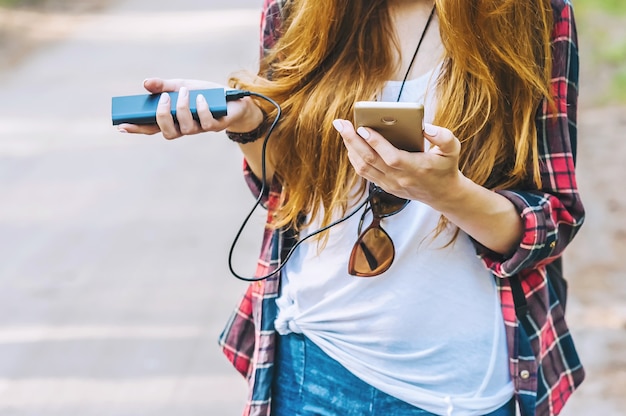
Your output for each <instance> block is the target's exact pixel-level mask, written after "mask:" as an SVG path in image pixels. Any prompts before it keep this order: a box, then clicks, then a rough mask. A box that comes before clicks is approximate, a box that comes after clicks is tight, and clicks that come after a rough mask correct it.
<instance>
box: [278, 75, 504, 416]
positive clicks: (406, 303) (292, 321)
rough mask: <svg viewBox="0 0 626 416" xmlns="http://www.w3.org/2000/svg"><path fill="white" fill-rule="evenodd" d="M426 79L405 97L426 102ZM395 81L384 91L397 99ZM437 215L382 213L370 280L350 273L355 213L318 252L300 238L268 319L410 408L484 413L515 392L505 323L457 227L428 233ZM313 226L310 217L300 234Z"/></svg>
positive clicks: (423, 210) (417, 207)
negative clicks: (383, 243) (384, 265)
mask: <svg viewBox="0 0 626 416" xmlns="http://www.w3.org/2000/svg"><path fill="white" fill-rule="evenodd" d="M427 75H429V74H427ZM429 79H430V76H428V77H426V76H423V77H421V79H417V80H414V81H409V82H407V83H406V84H405V91H404V92H403V94H402V96H403V99H413V100H417V101H418V102H419V101H420V100H424V92H425V91H426V86H427V83H428V80H429ZM394 84H395V83H393V82H392V83H390V84H389V86H388V88H386V89H385V91H384V93H383V94H382V97H381V98H383V99H385V98H386V97H393V98H392V99H391V100H393V101H395V98H396V97H397V88H396V93H395V95H394V91H392V89H393V88H395V87H396V86H397V85H394ZM426 101H427V102H426V104H427V105H428V101H429V100H426ZM426 108H428V107H426ZM426 114H427V116H426V117H428V118H427V120H429V119H432V116H429V115H428V114H429V113H428V112H427V113H426ZM364 197H365V196H364ZM364 197H363V198H364ZM355 202H357V201H355ZM355 206H356V204H355ZM439 215H440V214H439V213H438V212H436V211H434V210H433V209H432V208H430V207H429V206H427V205H424V204H421V203H419V202H417V201H411V203H409V205H408V206H407V207H406V208H404V210H402V211H401V212H400V213H398V214H395V215H393V216H391V217H389V218H386V219H383V220H382V227H383V228H384V229H385V230H386V231H387V232H388V233H389V235H390V236H391V238H392V240H393V242H394V245H395V249H396V257H395V260H394V262H393V264H392V266H391V268H390V269H389V270H388V271H387V272H385V273H384V274H382V275H380V276H377V277H373V278H360V277H354V276H350V275H349V274H348V273H347V262H348V257H349V253H350V251H351V250H352V246H353V244H354V242H355V241H356V238H357V229H358V223H359V219H360V213H359V214H357V215H355V216H354V217H352V218H351V219H349V220H348V221H346V222H344V223H342V224H340V225H337V226H335V227H333V228H332V229H331V230H332V231H331V233H330V239H329V241H328V243H327V244H326V246H325V248H324V249H323V250H321V251H320V250H319V247H318V243H317V242H305V243H304V244H302V245H301V246H300V247H299V248H298V249H297V250H296V252H295V253H294V255H293V256H292V258H291V259H290V260H289V262H288V264H287V266H286V271H285V272H284V273H283V280H282V293H281V295H280V297H279V298H278V300H277V304H278V307H279V313H278V318H277V320H276V322H275V325H276V328H277V330H278V332H279V333H281V334H287V333H289V332H297V333H304V334H305V335H306V336H307V337H308V338H310V339H311V340H312V341H313V342H314V343H316V344H317V345H318V346H319V347H320V348H321V349H322V350H323V351H325V352H326V353H327V354H328V355H329V356H330V357H332V358H333V359H335V360H337V361H338V362H340V363H341V364H342V365H343V366H345V367H346V368H347V369H348V370H349V371H351V372H352V373H353V374H355V375H356V376H357V377H359V378H361V379H362V380H363V381H365V382H366V383H368V384H370V385H372V386H374V387H376V388H378V389H379V390H382V391H384V392H386V393H387V394H390V395H392V396H394V397H397V398H399V399H401V400H404V401H406V402H408V403H411V404H412V405H414V406H417V407H420V408H422V409H425V410H427V411H429V412H432V413H435V414H440V415H482V414H486V413H489V412H491V411H493V410H495V409H497V408H498V407H500V406H502V405H504V404H505V403H506V402H507V401H508V400H509V399H510V398H511V397H512V394H513V386H512V383H511V381H510V377H509V371H508V358H507V353H506V343H505V337H504V322H503V319H502V314H501V310H500V306H499V300H498V295H497V290H496V287H495V282H494V280H493V277H492V276H491V274H490V273H489V272H488V271H487V270H486V269H485V268H484V266H483V265H482V263H481V262H480V260H479V259H478V258H477V257H476V254H475V250H474V247H473V245H472V243H471V241H470V240H469V237H468V236H467V235H466V234H464V233H462V232H461V233H460V235H459V236H458V238H457V239H456V241H455V242H454V243H453V244H451V245H448V246H446V244H447V243H448V242H449V241H450V239H451V237H452V233H453V231H452V230H448V231H446V232H444V233H442V234H441V235H439V236H438V237H437V238H434V234H433V231H434V229H435V227H436V226H437V222H438V220H439ZM370 221H371V216H370V215H368V217H367V218H366V222H365V224H366V225H367V224H369V223H370ZM317 228H319V223H317V222H316V221H314V222H313V224H311V226H310V227H309V229H308V230H304V231H303V232H302V233H301V235H306V233H307V232H310V231H312V230H316V229H317Z"/></svg>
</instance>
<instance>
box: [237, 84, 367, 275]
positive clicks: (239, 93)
mask: <svg viewBox="0 0 626 416" xmlns="http://www.w3.org/2000/svg"><path fill="white" fill-rule="evenodd" d="M248 96H254V97H258V98H261V99H263V100H265V101H267V102H269V103H270V104H272V105H273V106H274V107H276V110H277V113H276V117H275V118H274V121H273V122H272V124H271V125H270V128H269V129H268V130H267V133H266V134H265V138H264V139H263V147H262V148H261V190H260V192H259V195H258V196H257V199H256V201H255V203H254V206H253V207H252V209H251V210H250V212H249V213H248V215H246V217H245V219H244V220H243V222H242V224H241V227H239V230H238V231H237V234H235V238H234V239H233V243H232V244H231V246H230V250H229V252H228V268H229V269H230V272H231V273H232V275H233V276H235V277H236V278H237V279H239V280H243V281H245V282H258V281H261V280H265V279H267V278H269V277H272V276H273V275H275V274H276V273H278V272H280V271H281V270H282V269H283V268H284V267H285V265H286V264H287V260H289V258H290V257H291V255H292V254H293V253H294V251H295V250H296V248H297V247H298V246H299V245H300V244H302V243H303V242H305V241H306V240H308V239H309V238H311V237H313V236H316V235H318V234H320V233H322V232H324V231H326V230H328V229H329V228H331V227H334V226H335V225H337V224H341V223H342V222H344V221H346V220H347V219H348V218H351V217H352V216H353V215H354V214H356V213H357V212H359V210H360V209H361V208H363V206H365V204H366V203H367V202H368V199H366V200H365V201H363V202H362V203H361V204H359V205H358V206H357V207H356V208H355V209H354V210H353V211H352V212H350V213H349V214H348V215H346V216H344V217H343V218H340V219H338V220H337V221H334V222H332V223H330V224H328V225H327V226H326V227H323V228H320V229H319V230H316V231H314V232H312V233H311V234H309V235H307V236H306V237H304V238H303V239H302V240H299V241H298V242H297V243H296V244H294V245H293V247H291V249H290V250H289V252H288V253H287V254H286V255H285V258H284V259H281V262H280V265H279V266H278V268H276V270H274V271H273V272H271V273H269V274H266V275H265V276H258V277H245V276H241V275H240V274H239V273H237V272H236V271H235V269H234V267H233V253H234V252H235V246H236V245H237V242H238V241H239V238H240V237H241V234H242V233H243V230H244V228H245V227H246V225H247V224H248V221H249V220H250V217H252V214H254V211H255V210H256V208H257V207H258V206H259V205H260V204H261V201H262V199H263V195H264V194H265V189H266V188H267V174H266V157H265V155H266V150H267V142H268V141H269V138H270V136H271V135H272V132H273V131H274V128H275V127H276V125H277V124H278V121H279V120H280V116H281V114H282V110H281V108H280V105H279V104H278V103H277V102H276V101H274V100H272V99H271V98H269V97H266V96H265V95H263V94H259V93H256V92H253V91H243V90H228V91H226V101H235V100H240V99H242V98H243V97H248Z"/></svg>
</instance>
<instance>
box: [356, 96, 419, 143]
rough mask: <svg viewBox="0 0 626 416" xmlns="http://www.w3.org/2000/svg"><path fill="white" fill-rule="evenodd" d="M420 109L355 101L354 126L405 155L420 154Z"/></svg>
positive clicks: (413, 105)
mask: <svg viewBox="0 0 626 416" xmlns="http://www.w3.org/2000/svg"><path fill="white" fill-rule="evenodd" d="M423 120H424V106H423V105H421V104H417V103H405V102H399V103H397V102H384V101H357V102H356V103H354V125H355V127H356V128H359V127H369V128H371V129H374V130H376V131H377V132H378V133H380V134H381V135H382V136H383V137H384V138H385V139H387V140H389V142H390V143H391V144H393V145H394V146H395V147H397V148H398V149H401V150H406V151H408V152H423V151H424V135H423V134H422V130H423Z"/></svg>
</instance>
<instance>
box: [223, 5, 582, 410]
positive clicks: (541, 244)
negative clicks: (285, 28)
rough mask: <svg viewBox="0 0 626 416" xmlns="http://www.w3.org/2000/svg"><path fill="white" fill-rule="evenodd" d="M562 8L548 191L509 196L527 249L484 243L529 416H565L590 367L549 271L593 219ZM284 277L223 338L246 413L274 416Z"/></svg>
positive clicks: (557, 18) (258, 294) (544, 131)
mask: <svg viewBox="0 0 626 416" xmlns="http://www.w3.org/2000/svg"><path fill="white" fill-rule="evenodd" d="M284 3H285V0H265V4H264V8H263V13H262V19H261V36H262V44H261V46H262V50H261V53H262V54H263V53H265V52H266V51H267V50H268V49H270V48H271V47H272V46H273V45H274V43H275V41H276V39H277V38H278V36H279V35H280V25H281V21H282V19H283V18H284V16H283V9H282V7H283V4H284ZM552 8H553V11H554V28H553V33H552V43H553V45H552V46H553V49H552V50H553V79H552V90H553V94H554V97H555V100H556V106H557V112H556V113H555V112H550V111H549V110H548V107H547V105H543V106H542V107H541V108H539V110H538V111H537V117H536V125H537V131H538V133H539V134H538V146H539V158H540V167H541V175H542V183H543V187H542V189H541V190H534V191H532V190H531V191H527V190H517V189H509V190H504V191H499V192H500V194H502V195H503V196H505V197H506V198H508V199H509V200H510V201H511V202H512V203H513V204H514V205H515V206H516V207H517V210H518V211H519V213H520V216H521V218H522V221H523V224H524V234H523V237H522V241H521V243H520V245H519V247H518V248H517V250H516V251H515V252H514V253H513V254H512V255H511V256H508V257H506V258H504V257H502V256H499V255H497V254H495V253H493V252H490V251H489V250H486V249H485V248H484V247H481V246H480V245H478V244H477V245H476V250H477V253H478V255H479V256H480V258H481V259H482V260H483V262H484V264H485V266H486V267H487V268H489V269H490V270H491V271H492V273H493V275H494V277H495V278H496V282H497V286H498V290H499V294H500V300H501V304H502V313H503V316H504V322H505V327H506V329H505V331H506V337H507V343H508V353H509V357H510V373H511V378H512V380H513V383H514V385H515V395H516V399H517V401H518V403H519V407H520V409H521V414H522V416H530V415H538V416H544V415H545V416H547V415H557V414H559V412H561V410H562V408H563V406H564V404H565V402H566V401H567V399H568V397H569V396H570V395H571V394H572V392H573V391H574V389H575V388H576V387H577V386H578V385H579V384H580V383H581V382H582V380H583V378H584V371H583V368H582V366H581V363H580V361H579V359H578V355H577V353H576V350H575V348H574V344H573V343H572V338H571V335H570V333H569V330H568V328H567V325H566V323H565V320H564V310H563V308H562V307H561V304H560V303H559V301H558V299H557V297H556V295H555V292H554V291H553V290H552V287H551V286H550V285H549V284H548V282H547V279H546V269H545V265H546V264H547V263H549V262H550V261H552V260H554V259H555V258H557V257H559V256H560V255H561V254H562V252H563V250H564V249H565V247H566V246H567V245H568V243H569V242H570V241H571V240H572V238H573V237H574V235H575V234H576V232H577V231H578V229H579V228H580V226H581V225H582V222H583V218H584V210H583V206H582V203H581V200H580V197H579V194H578V191H577V186H576V177H575V174H574V159H575V148H576V111H577V95H578V49H577V36H576V28H575V24H574V17H573V14H572V6H571V4H570V2H569V0H552ZM244 174H245V176H246V180H247V182H248V184H249V186H250V188H251V189H252V190H253V192H254V193H255V194H256V195H258V192H259V191H260V185H261V184H260V183H259V180H258V178H256V177H255V176H254V175H253V174H252V173H251V172H250V170H249V169H248V168H247V165H246V164H245V162H244ZM280 192H281V189H280V184H278V183H274V184H272V186H271V187H270V189H269V191H268V192H267V194H266V195H265V196H264V202H265V206H266V207H267V209H268V225H267V226H266V229H265V232H264V235H263V245H262V249H261V254H260V259H259V262H258V268H257V276H262V275H266V274H268V273H270V272H272V271H274V270H276V268H277V267H278V265H279V263H280V259H281V257H282V256H284V254H285V253H286V251H287V250H288V249H289V248H290V245H289V241H290V240H289V239H286V238H284V236H285V234H284V232H283V231H281V230H274V229H272V227H271V226H270V225H269V224H270V223H271V219H272V214H273V212H274V210H275V209H276V208H277V207H278V204H279V201H280ZM514 275H517V276H518V277H519V279H520V281H521V285H522V288H523V291H524V294H525V296H526V299H527V302H528V308H529V313H528V314H527V316H526V319H524V320H523V322H521V323H520V321H519V320H518V319H517V316H516V313H515V305H514V302H513V297H512V292H511V286H510V281H509V279H507V278H508V277H510V276H514ZM279 282H280V275H279V274H277V275H275V276H272V277H271V278H269V279H267V280H265V281H262V282H256V283H252V284H251V285H250V286H249V288H248V290H247V291H246V293H245V295H244V297H243V300H242V301H241V304H240V305H239V306H238V308H237V309H236V310H235V312H234V313H233V315H232V317H231V319H230V320H229V322H228V324H227V326H226V328H225V330H224V332H223V333H222V335H221V337H220V345H221V346H222V348H223V351H224V353H225V354H226V356H227V358H228V359H229V360H230V361H231V362H232V364H233V365H234V366H235V368H236V369H237V370H238V371H239V372H240V373H241V374H243V375H244V376H245V377H246V378H247V380H248V382H249V385H250V393H249V397H248V401H247V405H246V407H245V410H244V415H255V416H256V415H262V416H269V414H270V402H271V384H272V377H273V363H274V345H275V334H276V332H275V329H274V320H275V318H276V314H277V307H276V303H275V300H276V298H277V296H278V291H279Z"/></svg>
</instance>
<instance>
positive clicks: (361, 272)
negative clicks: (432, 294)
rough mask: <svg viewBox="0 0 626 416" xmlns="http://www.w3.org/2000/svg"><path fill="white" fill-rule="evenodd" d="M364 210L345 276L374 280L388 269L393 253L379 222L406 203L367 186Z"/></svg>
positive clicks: (391, 244) (387, 237)
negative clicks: (368, 220) (366, 222)
mask: <svg viewBox="0 0 626 416" xmlns="http://www.w3.org/2000/svg"><path fill="white" fill-rule="evenodd" d="M368 201H369V202H368V207H367V208H366V209H365V211H364V212H363V215H361V220H360V222H359V230H358V234H359V237H358V238H357V240H356V243H354V247H352V252H351V253H350V261H349V262H348V273H349V274H351V275H352V276H359V277H374V276H378V275H380V274H382V273H384V272H385V271H387V270H388V269H389V267H391V263H393V259H394V257H395V253H396V250H395V248H394V246H393V241H392V240H391V237H389V234H387V232H386V231H385V230H383V228H382V227H381V225H380V222H381V220H382V219H383V218H386V217H390V216H392V215H395V214H397V213H398V212H400V211H402V210H403V209H404V207H406V206H407V205H408V203H409V202H410V201H409V200H408V199H404V198H399V197H397V196H395V195H391V194H389V193H387V192H385V191H383V190H382V189H381V188H380V187H378V186H376V185H374V184H372V183H370V186H369V197H368ZM369 211H372V216H373V220H372V223H371V224H370V225H369V226H368V227H367V228H366V229H365V230H364V231H361V230H362V228H363V223H364V220H365V216H366V215H367V213H368V212H369Z"/></svg>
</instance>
